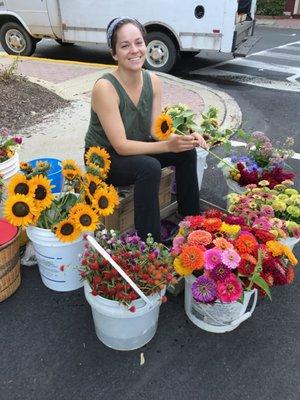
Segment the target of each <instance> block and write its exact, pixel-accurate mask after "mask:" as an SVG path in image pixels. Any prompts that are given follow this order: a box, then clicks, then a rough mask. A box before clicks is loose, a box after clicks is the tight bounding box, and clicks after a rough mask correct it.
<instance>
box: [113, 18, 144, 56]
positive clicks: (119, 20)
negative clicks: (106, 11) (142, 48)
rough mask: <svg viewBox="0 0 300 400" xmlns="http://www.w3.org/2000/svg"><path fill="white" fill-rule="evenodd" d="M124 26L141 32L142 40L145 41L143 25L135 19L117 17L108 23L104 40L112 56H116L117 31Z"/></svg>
mask: <svg viewBox="0 0 300 400" xmlns="http://www.w3.org/2000/svg"><path fill="white" fill-rule="evenodd" d="M126 24H133V25H135V26H136V27H137V28H138V29H139V30H140V32H141V34H142V36H143V39H144V40H146V30H145V28H144V27H143V25H142V24H141V23H140V22H139V21H138V20H137V19H135V18H130V17H118V18H114V19H113V20H111V21H110V23H109V24H108V25H107V28H106V38H107V44H108V47H109V48H110V49H111V51H112V54H113V55H114V54H116V43H117V33H118V30H119V29H120V28H121V27H122V26H123V25H126Z"/></svg>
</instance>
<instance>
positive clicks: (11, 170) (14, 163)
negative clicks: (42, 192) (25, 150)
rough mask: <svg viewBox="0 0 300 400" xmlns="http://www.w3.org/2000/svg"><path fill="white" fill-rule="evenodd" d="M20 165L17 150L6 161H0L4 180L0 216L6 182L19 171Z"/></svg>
mask: <svg viewBox="0 0 300 400" xmlns="http://www.w3.org/2000/svg"><path fill="white" fill-rule="evenodd" d="M19 169H20V166H19V155H18V153H17V152H15V154H14V155H13V156H12V157H11V158H9V159H8V160H6V161H3V162H2V163H0V175H1V176H2V178H3V180H4V192H3V196H2V201H1V204H0V218H1V217H2V216H3V207H4V202H5V200H6V198H7V188H6V186H7V184H8V182H9V181H10V179H11V178H12V177H13V176H14V175H15V174H16V173H17V172H18V171H19Z"/></svg>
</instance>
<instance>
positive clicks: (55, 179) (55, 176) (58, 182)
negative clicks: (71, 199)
mask: <svg viewBox="0 0 300 400" xmlns="http://www.w3.org/2000/svg"><path fill="white" fill-rule="evenodd" d="M38 161H47V162H48V163H49V164H51V169H50V170H49V171H48V172H47V178H48V179H50V180H51V185H53V186H54V187H53V188H52V193H60V191H61V189H62V184H63V175H62V167H61V160H58V159H56V158H37V159H35V160H31V161H29V163H30V165H31V166H32V167H33V168H34V167H35V166H36V163H37V162H38Z"/></svg>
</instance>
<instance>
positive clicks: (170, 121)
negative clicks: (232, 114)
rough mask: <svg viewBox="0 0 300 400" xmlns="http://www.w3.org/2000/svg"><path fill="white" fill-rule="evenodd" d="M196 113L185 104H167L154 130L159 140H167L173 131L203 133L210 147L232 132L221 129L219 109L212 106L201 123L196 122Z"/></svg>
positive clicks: (221, 141)
mask: <svg viewBox="0 0 300 400" xmlns="http://www.w3.org/2000/svg"><path fill="white" fill-rule="evenodd" d="M195 115H196V114H195V113H194V112H193V111H192V110H191V109H190V108H189V107H188V106H187V105H185V104H181V103H179V104H175V105H173V106H170V105H168V106H165V107H164V108H163V109H162V113H161V115H160V116H159V117H158V118H157V119H156V121H155V126H154V132H155V137H156V138H157V139H158V140H167V139H168V138H169V137H170V135H171V134H172V133H176V134H177V135H189V134H191V133H193V132H198V133H200V134H202V136H203V137H204V139H205V140H206V142H207V144H208V145H209V147H211V146H213V145H215V144H216V143H223V142H225V141H227V140H228V137H229V136H230V135H231V134H232V131H231V130H230V129H226V130H225V131H221V130H220V128H219V122H218V110H217V109H216V108H215V107H210V108H209V109H208V111H207V113H206V114H205V113H203V114H202V115H201V116H202V120H201V121H200V123H199V124H197V123H196V122H195Z"/></svg>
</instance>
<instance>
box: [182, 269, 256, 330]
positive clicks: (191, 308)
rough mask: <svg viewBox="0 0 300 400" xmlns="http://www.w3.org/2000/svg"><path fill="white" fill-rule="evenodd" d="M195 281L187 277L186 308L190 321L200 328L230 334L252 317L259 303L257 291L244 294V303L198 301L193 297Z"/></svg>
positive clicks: (193, 278) (191, 277) (192, 277)
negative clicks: (249, 305) (249, 307)
mask: <svg viewBox="0 0 300 400" xmlns="http://www.w3.org/2000/svg"><path fill="white" fill-rule="evenodd" d="M195 280H196V278H195V277H194V276H192V275H191V276H187V277H185V294H184V308H185V312H186V314H187V316H188V317H189V319H190V320H191V321H192V322H193V323H194V324H195V325H196V326H198V327H199V328H201V329H203V330H205V331H208V332H214V333H225V332H230V331H232V330H234V329H236V328H237V327H238V326H239V325H240V324H241V323H242V322H243V321H245V320H246V319H248V318H250V317H251V315H252V313H253V311H254V309H255V306H256V302H257V290H256V289H253V290H251V291H249V292H244V300H243V303H240V302H238V301H234V302H232V303H221V302H220V301H218V300H217V301H215V302H214V303H212V304H206V303H200V302H198V301H196V300H195V299H194V298H193V296H192V290H191V288H192V284H193V282H194V281H195ZM252 296H254V298H253V303H252V306H251V309H250V310H249V311H248V312H246V310H247V307H248V304H249V302H250V299H251V297H252Z"/></svg>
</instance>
